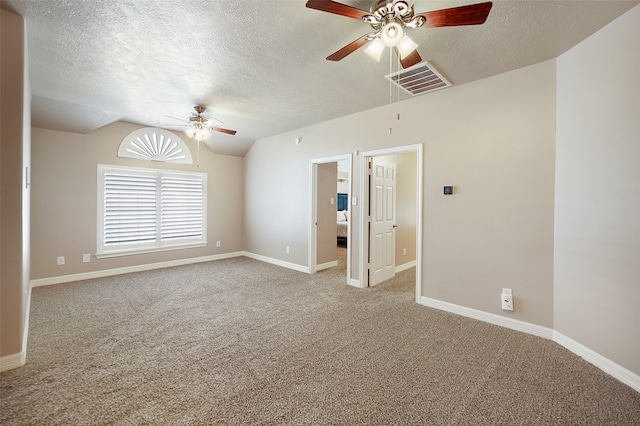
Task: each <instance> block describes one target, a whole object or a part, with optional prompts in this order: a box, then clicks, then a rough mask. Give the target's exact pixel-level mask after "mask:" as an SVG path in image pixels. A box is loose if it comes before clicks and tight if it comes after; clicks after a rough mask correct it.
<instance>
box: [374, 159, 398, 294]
mask: <svg viewBox="0 0 640 426" xmlns="http://www.w3.org/2000/svg"><path fill="white" fill-rule="evenodd" d="M396 184H397V182H396V164H395V163H392V162H390V161H385V160H381V159H379V158H375V157H373V158H372V161H371V184H370V186H369V188H370V200H369V209H370V211H369V217H370V220H371V225H370V236H369V264H370V266H369V285H370V286H373V285H376V284H379V283H381V282H383V281H386V280H388V279H390V278H393V277H394V276H395V267H396V266H395V265H396V262H395V252H396Z"/></svg>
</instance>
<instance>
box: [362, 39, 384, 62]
mask: <svg viewBox="0 0 640 426" xmlns="http://www.w3.org/2000/svg"><path fill="white" fill-rule="evenodd" d="M385 47H386V45H385V44H384V43H383V42H382V40H380V39H379V38H378V37H376V38H374V39H373V40H371V43H369V46H367V48H366V49H365V50H364V52H365V53H366V54H367V55H369V56H371V57H372V58H373V59H375V60H376V61H377V62H380V57H381V56H382V52H383V51H384V48H385Z"/></svg>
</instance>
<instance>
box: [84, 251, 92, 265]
mask: <svg viewBox="0 0 640 426" xmlns="http://www.w3.org/2000/svg"><path fill="white" fill-rule="evenodd" d="M89 262H91V255H90V254H89V253H85V254H83V255H82V263H89Z"/></svg>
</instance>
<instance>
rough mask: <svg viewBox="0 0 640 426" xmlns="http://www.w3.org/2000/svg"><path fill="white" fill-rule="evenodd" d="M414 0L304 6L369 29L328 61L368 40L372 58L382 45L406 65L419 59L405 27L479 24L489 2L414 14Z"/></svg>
mask: <svg viewBox="0 0 640 426" xmlns="http://www.w3.org/2000/svg"><path fill="white" fill-rule="evenodd" d="M414 1H415V0H374V3H373V5H372V6H371V10H370V11H365V10H362V9H358V8H355V7H352V6H347V5H345V4H342V3H338V2H335V1H332V0H309V1H307V7H308V8H310V9H316V10H321V11H323V12H329V13H334V14H336V15H342V16H346V17H348V18H354V19H359V20H362V21H364V22H366V23H368V24H369V25H371V28H372V29H373V32H370V33H367V34H365V35H363V36H362V37H360V38H358V39H357V40H354V41H352V42H351V43H349V44H347V45H346V46H345V47H343V48H342V49H340V50H338V51H336V52H335V53H332V54H331V55H329V56H327V59H328V60H330V61H339V60H341V59H343V58H345V57H346V56H347V55H349V54H351V53H353V52H355V51H356V50H357V49H359V48H360V47H362V46H364V45H365V44H367V43H369V46H368V47H367V49H366V52H367V54H369V55H370V56H371V57H373V58H374V59H376V60H378V61H379V60H380V55H381V54H382V51H383V50H384V48H385V47H387V46H388V47H390V48H393V49H394V50H395V51H396V53H397V55H398V56H399V58H400V63H401V65H402V67H403V68H408V67H410V66H413V65H415V64H417V63H419V62H421V61H422V58H421V57H420V54H419V53H418V51H417V50H416V48H417V47H418V45H417V44H416V43H414V42H413V41H412V40H411V39H410V38H409V37H408V36H407V35H406V34H405V28H421V27H422V28H436V27H453V26H459V25H479V24H483V23H484V22H485V21H486V20H487V16H489V11H491V6H492V3H491V2H485V3H478V4H472V5H468V6H460V7H452V8H449V9H441V10H434V11H431V12H425V13H420V14H415V13H414V11H413V4H414Z"/></svg>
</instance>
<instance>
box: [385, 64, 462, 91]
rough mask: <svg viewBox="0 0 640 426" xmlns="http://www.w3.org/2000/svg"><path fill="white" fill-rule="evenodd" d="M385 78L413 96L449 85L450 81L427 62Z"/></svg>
mask: <svg viewBox="0 0 640 426" xmlns="http://www.w3.org/2000/svg"><path fill="white" fill-rule="evenodd" d="M387 78H388V79H389V80H391V82H392V83H395V84H397V85H398V86H400V87H402V88H403V89H404V90H405V91H406V92H407V93H409V94H411V95H413V96H418V95H423V94H425V93H428V92H433V91H434V90H438V89H444V88H445V87H450V86H451V83H449V82H448V81H447V80H445V78H444V77H443V76H441V75H440V73H439V72H438V71H436V70H435V69H434V68H433V67H432V66H431V65H430V64H429V63H428V62H421V63H419V64H416V65H414V66H412V67H410V68H407V69H404V70H402V71H399V72H397V73H393V74H389V75H388V76H387Z"/></svg>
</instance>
